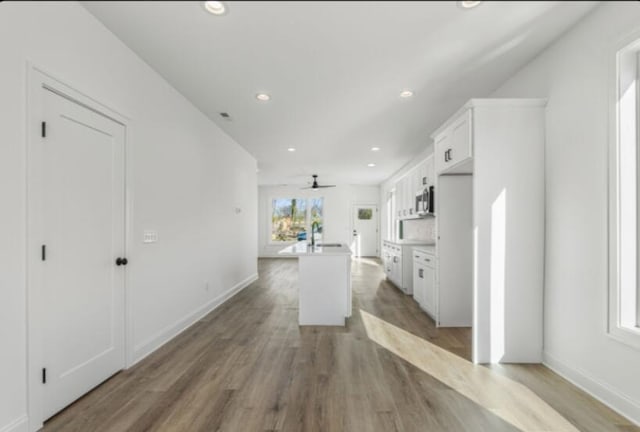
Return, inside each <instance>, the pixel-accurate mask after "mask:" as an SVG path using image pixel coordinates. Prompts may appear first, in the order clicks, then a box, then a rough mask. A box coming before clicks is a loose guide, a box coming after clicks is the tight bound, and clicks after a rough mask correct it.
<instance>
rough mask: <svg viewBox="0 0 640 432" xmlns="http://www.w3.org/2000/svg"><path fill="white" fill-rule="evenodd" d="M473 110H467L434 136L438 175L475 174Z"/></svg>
mask: <svg viewBox="0 0 640 432" xmlns="http://www.w3.org/2000/svg"><path fill="white" fill-rule="evenodd" d="M472 124H473V122H472V110H471V109H465V110H464V111H462V112H461V113H459V114H458V115H457V116H456V117H454V119H453V120H451V121H449V122H447V123H445V125H444V126H443V127H442V128H441V129H440V130H438V131H437V132H436V133H435V134H434V143H435V158H436V160H435V162H436V173H437V174H444V173H449V174H454V173H456V174H468V173H471V172H473V166H472V159H471V158H472V156H473V144H472V139H471V137H472Z"/></svg>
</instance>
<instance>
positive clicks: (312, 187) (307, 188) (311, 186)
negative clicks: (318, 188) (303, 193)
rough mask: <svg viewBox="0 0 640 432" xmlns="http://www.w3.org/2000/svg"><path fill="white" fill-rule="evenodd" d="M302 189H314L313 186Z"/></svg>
mask: <svg viewBox="0 0 640 432" xmlns="http://www.w3.org/2000/svg"><path fill="white" fill-rule="evenodd" d="M300 189H301V190H302V189H313V186H307V187H303V188H300Z"/></svg>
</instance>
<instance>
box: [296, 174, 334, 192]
mask: <svg viewBox="0 0 640 432" xmlns="http://www.w3.org/2000/svg"><path fill="white" fill-rule="evenodd" d="M312 177H313V184H312V185H311V186H307V187H303V188H301V189H322V188H331V187H336V185H322V186H320V185H319V184H318V174H314V175H312Z"/></svg>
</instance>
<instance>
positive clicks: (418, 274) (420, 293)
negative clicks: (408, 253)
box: [413, 261, 424, 307]
mask: <svg viewBox="0 0 640 432" xmlns="http://www.w3.org/2000/svg"><path fill="white" fill-rule="evenodd" d="M413 299H414V300H415V301H417V302H418V304H419V305H420V307H423V304H424V266H422V265H421V264H420V263H418V262H416V261H414V262H413Z"/></svg>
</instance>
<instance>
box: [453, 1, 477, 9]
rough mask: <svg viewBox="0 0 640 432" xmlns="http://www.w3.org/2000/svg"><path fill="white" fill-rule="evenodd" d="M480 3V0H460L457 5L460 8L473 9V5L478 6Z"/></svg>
mask: <svg viewBox="0 0 640 432" xmlns="http://www.w3.org/2000/svg"><path fill="white" fill-rule="evenodd" d="M481 4H482V2H481V1H477V0H476V1H473V0H461V1H459V2H458V6H460V7H461V8H462V9H473V8H474V7H478V6H480V5H481Z"/></svg>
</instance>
